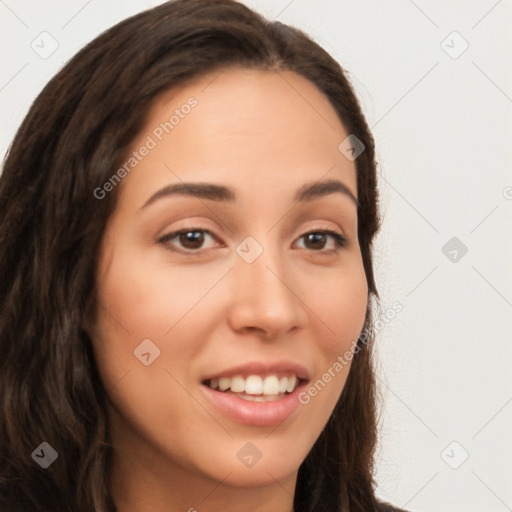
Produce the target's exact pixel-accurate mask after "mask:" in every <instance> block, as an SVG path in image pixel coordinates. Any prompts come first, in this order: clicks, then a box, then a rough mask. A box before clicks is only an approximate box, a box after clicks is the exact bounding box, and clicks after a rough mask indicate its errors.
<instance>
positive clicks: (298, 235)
mask: <svg viewBox="0 0 512 512" xmlns="http://www.w3.org/2000/svg"><path fill="white" fill-rule="evenodd" d="M166 123H167V124H166ZM347 135H348V133H347V132H346V131H345V129H344V128H343V126H342V124H341V123H340V121H339V120H338V118H337V116H336V113H335V112H334V110H333V109H332V107H331V106H330V104H329V102H328V100H327V99H326V98H325V97H324V96H323V95H322V93H321V92H320V91H318V90H317V89H316V88H315V86H314V85H312V84H311V83H310V82H308V81H307V80H305V79H304V78H302V77H300V76H298V75H296V74H294V73H292V72H279V73H275V72H264V71H255V70H243V69H235V70H224V71H223V72H222V73H220V74H219V73H218V72H217V73H215V74H212V75H210V76H207V77H204V78H202V79H201V80H199V81H196V82H194V83H192V84H189V85H187V86H185V87H182V88H180V89H176V90H173V91H170V92H168V93H166V94H165V95H163V96H162V97H160V98H159V99H158V101H156V102H155V104H154V105H153V107H152V109H151V111H150V113H149V117H148V119H147V122H146V126H145V128H144V129H143V130H142V132H141V133H140V135H139V136H138V137H137V139H136V140H134V142H133V146H132V150H131V152H130V155H128V157H127V165H126V166H125V172H124V173H123V172H119V173H118V175H117V176H118V177H120V178H123V179H122V181H121V183H118V181H119V180H115V181H114V180H112V182H111V186H110V187H109V186H108V185H106V186H105V187H104V189H103V190H105V191H106V192H105V193H108V190H109V189H111V188H114V187H118V188H119V189H120V190H119V192H120V196H119V201H118V204H117V207H116V210H115V212H114V213H113V215H112V217H111V218H110V220H109V223H108V224H107V227H106V231H105V234H104V239H103V243H102V246H101V251H100V259H99V264H98V272H97V288H98V303H99V307H98V311H97V316H96V322H95V325H94V327H93V329H92V331H91V332H92V339H93V345H94V350H95V356H96V359H97V363H98V367H99V371H100V374H101V378H102V381H103V384H104V386H105V389H106V391H107V393H108V396H109V398H110V402H111V409H110V418H109V419H110V424H111V436H112V440H113V444H114V446H115V447H116V448H117V451H116V457H117V460H118V462H119V463H120V464H121V459H122V458H123V457H125V458H126V459H127V460H128V459H129V460H130V461H131V462H130V463H131V464H133V466H132V467H133V468H135V467H137V468H138V469H140V468H144V469H145V471H146V472H147V473H149V474H153V475H154V477H155V478H158V476H159V475H161V472H162V471H165V474H166V475H173V477H174V479H173V478H171V479H169V481H171V480H172V481H174V482H176V481H180V479H181V481H183V482H190V481H193V480H194V479H196V480H197V481H199V480H200V479H203V480H208V481H217V482H218V481H223V483H224V485H229V486H234V487H256V486H265V485H267V484H271V483H275V482H276V481H279V482H283V485H285V486H287V488H290V489H292V488H293V485H294V482H295V478H296V475H297V471H298V468H299V466H300V464H301V463H302V461H303V460H304V458H305V457H306V455H307V454H308V452H309V450H310V449H311V447H312V446H313V444H314V442H315V441H316V439H317V438H318V436H319V434H320V432H321V431H322V429H323V427H324V426H325V424H326V422H327V420H328V418H329V416H330V414H331V412H332V410H333V408H334V406H335V404H336V402H337V400H338V398H339V396H340V394H341V392H342V389H343V386H344V384H345V381H346V379H347V376H348V372H349V369H350V361H349V360H345V364H344V365H340V364H339V360H340V359H339V357H340V356H342V355H343V354H344V353H345V352H346V351H350V350H352V349H353V342H354V341H355V340H356V339H357V337H358V335H359V333H360V332H361V330H362V328H363V323H364V317H365V312H366V306H367V293H368V290H367V283H366V278H365V273H364V269H363V264H362V258H361V252H360V247H359V244H358V239H357V209H356V203H355V201H354V199H355V198H356V197H357V181H356V169H355V164H354V162H352V161H350V160H349V159H347V158H346V157H345V156H344V155H343V154H342V153H341V152H340V151H339V150H338V146H339V144H340V142H342V141H343V140H344V139H345V138H346V137H347ZM144 147H145V148H146V149H145V150H144V149H142V148H144ZM133 151H135V152H136V155H134V154H133V153H132V152H133ZM130 157H131V158H132V160H128V159H129V158H130ZM176 186H178V187H179V188H177V187H176ZM173 187H174V188H173ZM98 195H101V193H98ZM100 200H101V199H100ZM336 362H338V364H337V365H336ZM340 366H343V368H341V369H340ZM326 373H329V375H327V376H326ZM315 383H316V387H315ZM319 383H320V384H319ZM313 388H315V389H316V392H315V391H313V392H312V393H310V391H311V389H313ZM313 395H314V396H313ZM123 447H124V449H123ZM184 475H186V478H185V476H184Z"/></svg>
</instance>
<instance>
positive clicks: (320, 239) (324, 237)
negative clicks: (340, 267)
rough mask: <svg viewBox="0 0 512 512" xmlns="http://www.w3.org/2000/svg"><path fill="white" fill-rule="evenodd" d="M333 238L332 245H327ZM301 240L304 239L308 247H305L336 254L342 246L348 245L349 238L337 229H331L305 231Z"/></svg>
mask: <svg viewBox="0 0 512 512" xmlns="http://www.w3.org/2000/svg"><path fill="white" fill-rule="evenodd" d="M329 238H330V239H331V244H330V245H331V247H326V244H327V242H328V241H329ZM299 240H304V244H305V245H306V247H301V248H304V249H311V250H312V251H313V252H318V253H319V254H326V255H327V254H334V253H336V252H337V251H338V250H339V249H341V248H342V247H345V246H346V245H347V239H346V238H345V237H344V236H343V235H341V234H340V233H338V232H336V231H332V230H330V229H324V230H318V231H309V232H308V233H304V234H303V235H302V236H301V237H300V238H299Z"/></svg>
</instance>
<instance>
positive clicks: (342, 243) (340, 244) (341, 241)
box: [158, 227, 348, 256]
mask: <svg viewBox="0 0 512 512" xmlns="http://www.w3.org/2000/svg"><path fill="white" fill-rule="evenodd" d="M197 232H199V233H206V234H208V235H210V236H211V237H212V238H214V239H216V238H217V237H216V236H215V235H214V234H213V233H212V232H211V231H210V230H208V229H202V228H200V227H190V228H184V229H180V230H178V231H173V232H172V233H168V234H167V235H164V236H163V237H162V238H160V239H159V240H158V243H160V244H162V245H165V246H166V247H167V248H169V249H170V250H172V251H175V252H179V253H181V254H186V255H188V256H200V255H201V254H202V251H204V250H205V249H188V250H187V249H185V250H179V249H175V248H173V247H172V246H171V244H169V241H170V240H173V239H174V238H177V237H178V236H179V235H182V234H185V233H197ZM312 234H315V235H317V234H322V235H329V236H331V237H332V238H333V239H334V240H335V241H336V243H337V247H336V248H335V249H328V250H318V251H315V250H314V249H310V251H311V252H313V253H315V254H319V255H322V256H330V255H333V254H336V253H338V251H339V250H340V249H343V248H344V247H346V245H347V243H348V240H347V239H346V238H345V237H344V236H343V235H341V234H340V233H338V232H337V231H333V230H331V229H317V230H311V231H308V232H306V233H304V234H302V235H301V236H300V237H299V239H301V238H303V237H305V236H307V235H312ZM206 250H208V249H206ZM306 250H307V249H306Z"/></svg>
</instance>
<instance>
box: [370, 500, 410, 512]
mask: <svg viewBox="0 0 512 512" xmlns="http://www.w3.org/2000/svg"><path fill="white" fill-rule="evenodd" d="M377 511H378V512H412V511H408V510H405V509H403V508H397V507H394V506H393V505H391V504H390V503H385V502H382V501H378V502H377Z"/></svg>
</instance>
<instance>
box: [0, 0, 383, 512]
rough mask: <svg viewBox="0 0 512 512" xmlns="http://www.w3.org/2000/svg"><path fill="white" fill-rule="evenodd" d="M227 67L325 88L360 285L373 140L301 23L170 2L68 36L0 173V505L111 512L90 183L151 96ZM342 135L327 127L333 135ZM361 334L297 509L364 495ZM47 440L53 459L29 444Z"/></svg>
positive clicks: (368, 408) (126, 142)
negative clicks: (351, 163) (354, 207)
mask: <svg viewBox="0 0 512 512" xmlns="http://www.w3.org/2000/svg"><path fill="white" fill-rule="evenodd" d="M229 66H242V67H247V68H256V69H261V70H276V71H282V70H291V71H294V72H295V73H298V74H299V75H301V76H303V77H305V78H307V79H308V80H310V81H311V82H312V83H313V84H315V85H316V87H317V88H318V89H319V90H320V91H321V92H322V93H323V94H325V96H326V97H327V98H328V99H329V101H330V103H331V104H332V107H333V108H334V109H335V111H336V112H337V114H338V116H339V118H340V120H341V121H342V123H343V125H344V127H345V129H346V131H347V133H350V134H353V135H355V136H356V137H357V138H358V139H360V140H361V141H362V142H363V144H364V146H365V150H364V152H363V153H362V154H361V155H360V156H359V157H358V158H357V160H356V168H357V187H358V198H359V204H358V237H359V243H360V247H361V251H362V257H363V262H364V268H365V272H366V279H367V282H368V289H369V301H368V304H369V305H368V310H367V315H366V322H365V326H364V331H363V332H365V333H368V332H370V333H371V327H372V323H371V312H372V309H373V304H374V302H375V298H376V297H377V291H376V287H375V282H374V275H373V269H372V249H371V243H372V239H373V237H374V235H375V233H376V232H377V231H378V228H379V218H378V210H377V202H378V201H377V189H376V164H375V160H374V141H373V137H372V135H371V133H370V131H369V129H368V126H367V123H366V121H365V119H364V116H363V114H362V112H361V108H360V105H359V103H358V101H357V99H356V97H355V94H354V92H353V90H352V88H351V85H350V83H349V81H348V79H347V77H346V73H345V72H344V70H343V69H342V68H341V67H340V65H339V64H338V63H337V62H336V61H334V60H333V58H332V57H330V56H329V55H328V54H327V53H326V52H325V51H324V50H323V49H322V48H321V47H320V46H318V45H317V44H316V43H314V42H313V41H312V40H311V39H310V38H309V37H308V36H306V35H305V34H304V33H302V32H301V31H299V30H297V29H295V28H292V27H289V26H287V25H284V24H282V23H279V22H269V21H267V20H265V19H263V18H262V17H261V16H260V15H258V14H257V13H255V12H253V11H252V10H250V9H249V8H247V7H245V6H244V5H242V4H240V3H238V2H235V1H232V0H207V1H205V0H177V1H172V2H168V3H165V4H163V5H161V6H159V7H156V8H154V9H151V10H148V11H145V12H142V13H140V14H138V15H136V16H133V17H131V18H129V19H127V20H125V21H123V22H121V23H119V24H118V25H116V26H114V27H113V28H111V29H109V30H107V31H106V32H105V33H103V34H102V35H101V36H99V37H98V38H96V39H95V40H93V41H92V42H91V43H89V44H88V45H87V46H86V47H85V48H83V49H82V50H81V51H80V52H79V53H78V54H77V55H76V56H75V57H74V58H73V59H72V60H71V61H70V62H69V63H68V64H67V65H66V66H65V67H64V68H63V69H62V70H61V71H60V72H59V73H58V74H57V75H56V76H55V77H54V78H53V79H52V80H51V81H50V82H49V83H48V85H47V86H46V87H45V88H44V90H43V91H42V92H41V94H40V95H39V96H38V98H37V99H36V100H35V102H34V104H33V105H32V107H31V109H30V111H29V113H28V115H27V116H26V118H25V120H24V121H23V123H22V125H21V127H20V128H19V130H18V132H17V134H16V136H15V138H14V141H13V143H12V145H11V146H10V148H9V150H8V153H7V155H6V158H5V160H4V165H3V173H2V175H1V176H0V276H1V286H0V303H1V305H2V313H1V316H0V415H1V416H0V443H1V444H0V508H2V510H4V509H6V510H8V511H11V510H20V511H25V510H27V511H28V510H30V511H31V512H37V511H59V512H64V511H73V512H76V511H92V510H95V511H97V512H113V511H115V505H114V503H113V501H112V499H111V498H110V495H109V492H108V485H107V483H108V474H109V467H110V453H111V452H110V443H109V429H108V423H107V415H106V395H107V393H108V390H105V389H104V388H103V387H102V384H101V383H100V379H99V375H98V371H97V368H96V364H95V361H94V357H93V353H92V348H91V341H90V339H89V337H88V335H87V333H86V332H85V329H84V325H85V322H86V313H87V312H88V311H91V310H94V308H95V307H96V304H95V293H96V291H95V286H94V282H95V273H96V264H97V254H98V248H99V245H100V242H101V239H102V235H103V232H104V228H105V225H106V222H107V220H108V218H109V216H110V215H111V214H112V212H113V211H114V208H115V206H116V190H114V191H113V192H112V193H110V194H108V195H107V197H105V198H104V199H102V200H98V199H97V198H96V197H95V196H94V194H93V191H94V190H95V189H97V187H101V186H102V185H103V184H104V183H105V182H106V181H107V180H108V179H109V178H110V177H111V176H112V174H113V172H114V171H115V170H116V169H118V168H119V166H120V165H121V163H122V162H123V161H124V158H125V154H126V152H127V150H128V148H129V146H130V143H131V142H132V141H133V139H134V138H135V136H136V135H137V134H138V133H139V131H140V130H141V129H142V126H143V124H144V121H145V116H146V115H147V112H148V110H149V108H150V106H151V104H152V102H154V100H155V98H156V97H157V96H158V95H159V94H161V93H163V92H164V91H167V90H169V89H171V88H173V87H176V86H178V85H183V84H184V83H186V82H187V81H189V80H192V79H194V78H197V77H199V76H201V75H205V74H207V73H210V72H212V71H215V70H221V69H223V68H226V67H229ZM340 142H341V141H340ZM372 341H373V337H372V336H371V335H370V336H368V335H367V334H366V335H365V337H364V339H362V338H360V339H359V341H358V346H359V351H358V353H357V355H355V356H354V360H353V363H352V367H351V370H350V373H349V377H348V380H347V382H346V385H345V388H344V390H343V392H342V395H341V397H340V399H339V401H338V403H337V405H336V407H335V410H334V412H333V414H332V416H331V418H330V419H329V421H328V423H327V425H326V427H325V429H324V430H323V432H322V434H321V435H320V437H319V439H318V440H317V442H316V443H315V445H314V446H313V448H312V450H311V452H310V453H309V455H308V456H307V458H306V459H305V460H304V462H303V463H302V465H301V466H300V469H299V476H298V481H297V487H296V495H295V498H294V508H295V511H296V512H313V511H318V512H325V511H327V510H328V511H331V512H334V511H342V510H343V511H348V510H350V511H351V512H353V511H360V512H363V511H364V512H368V511H371V510H374V509H376V503H377V502H376V499H375V496H374V490H373V476H372V474H373V473H372V471H373V455H374V449H375V445H376V409H375V377H374V370H373V367H372V352H371V351H372ZM41 442H48V443H49V444H50V445H51V446H52V447H53V448H54V449H55V450H56V452H57V453H58V459H57V462H56V463H54V464H52V465H50V467H48V468H47V469H42V468H41V467H39V466H38V465H37V464H35V462H34V460H32V457H31V453H32V452H33V451H34V449H35V448H36V447H37V446H39V445H40V443H41Z"/></svg>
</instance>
